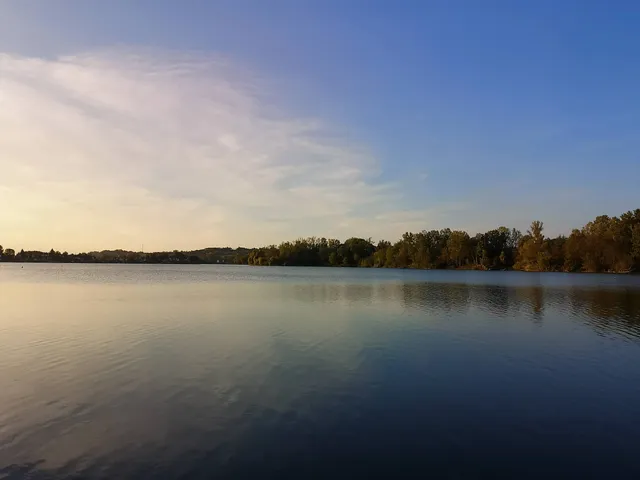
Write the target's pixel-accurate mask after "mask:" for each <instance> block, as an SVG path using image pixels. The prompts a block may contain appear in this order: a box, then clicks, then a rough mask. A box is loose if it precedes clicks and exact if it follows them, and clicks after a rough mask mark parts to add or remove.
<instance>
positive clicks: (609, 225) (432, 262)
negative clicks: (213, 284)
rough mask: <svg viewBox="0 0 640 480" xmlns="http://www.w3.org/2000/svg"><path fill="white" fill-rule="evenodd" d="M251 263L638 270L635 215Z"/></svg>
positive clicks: (320, 241)
mask: <svg viewBox="0 0 640 480" xmlns="http://www.w3.org/2000/svg"><path fill="white" fill-rule="evenodd" d="M240 261H241V263H247V264H249V265H308V266H320V265H322V266H345V267H377V268H383V267H387V268H419V269H436V268H466V269H479V270H506V269H515V270H525V271H557V272H619V273H620V272H633V271H640V209H636V210H634V211H629V212H626V213H624V214H622V215H620V217H609V216H606V215H603V216H599V217H597V218H596V219H595V220H593V221H592V222H589V223H588V224H587V225H585V226H584V227H583V228H582V229H579V230H578V229H575V230H573V231H572V232H571V235H569V236H568V237H566V236H563V235H561V236H558V237H555V238H547V237H545V236H544V234H543V224H542V222H540V221H534V222H533V223H532V224H531V227H530V229H529V230H528V231H527V232H526V233H525V234H522V233H521V232H520V231H518V230H516V229H508V228H506V227H499V228H496V229H494V230H490V231H488V232H486V233H478V234H477V235H475V236H473V237H472V236H470V235H469V234H468V233H467V232H464V231H460V230H450V229H448V228H447V229H444V230H431V231H422V232H419V233H405V234H404V235H403V236H402V238H401V239H400V240H398V241H397V242H395V243H390V242H387V241H384V240H381V241H379V242H377V244H374V243H373V242H372V241H371V239H363V238H350V239H348V240H347V241H345V242H344V243H341V242H340V241H339V240H333V239H326V238H316V237H311V238H306V239H298V240H296V241H294V242H284V243H281V244H280V245H278V246H276V245H271V246H268V247H264V248H258V249H255V250H253V251H251V252H249V253H248V255H247V256H246V257H242V258H241V259H240Z"/></svg>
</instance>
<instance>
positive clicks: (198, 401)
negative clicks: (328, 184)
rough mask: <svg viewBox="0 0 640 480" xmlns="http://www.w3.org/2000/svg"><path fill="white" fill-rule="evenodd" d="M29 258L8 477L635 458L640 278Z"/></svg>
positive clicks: (5, 375) (6, 305) (7, 350)
mask: <svg viewBox="0 0 640 480" xmlns="http://www.w3.org/2000/svg"><path fill="white" fill-rule="evenodd" d="M15 267H16V266H11V267H9V268H7V267H5V266H4V265H3V267H2V269H1V270H2V272H1V273H0V287H1V292H2V293H1V295H0V311H2V312H3V318H2V322H1V323H0V341H1V344H2V345H3V348H2V349H0V387H1V388H0V405H1V408H0V473H2V472H3V473H7V474H8V473H11V472H13V474H14V475H15V476H16V478H20V476H24V475H25V469H28V465H30V464H35V465H33V468H32V469H31V470H32V473H34V474H35V473H38V472H39V473H40V474H41V475H43V478H46V476H45V474H47V475H50V476H51V478H58V477H60V478H62V477H64V475H70V474H73V473H74V472H82V473H83V474H84V475H87V476H89V477H92V476H93V477H95V478H100V476H101V475H103V476H104V475H107V476H111V477H123V476H124V477H129V476H143V477H144V476H154V475H155V476H157V477H158V478H163V476H164V475H174V476H175V475H178V474H184V475H190V476H196V477H197V475H200V474H204V472H208V473H209V474H210V473H211V472H212V471H213V472H218V473H222V474H225V473H226V474H229V475H238V474H242V473H251V472H252V469H253V468H256V469H258V470H256V471H261V472H284V473H287V474H290V473H291V472H292V470H290V469H291V468H293V469H294V471H298V473H300V474H302V472H303V471H304V469H309V468H311V469H314V470H315V471H316V472H324V473H325V474H329V473H330V472H331V470H330V464H331V463H332V462H333V463H335V462H344V461H347V460H349V458H351V459H352V460H353V462H349V464H352V463H353V465H356V464H358V463H359V462H362V461H365V459H367V460H366V462H368V465H369V467H367V468H372V469H378V470H380V469H382V470H384V469H385V468H386V467H388V466H389V465H392V464H393V462H396V461H397V462H399V461H402V462H404V463H406V464H407V465H408V467H410V466H411V465H414V466H418V465H419V464H420V462H421V461H424V460H425V459H427V460H429V461H430V462H431V464H432V465H436V466H438V465H439V467H437V469H436V472H440V473H443V472H449V470H447V468H448V467H446V465H448V464H447V462H448V461H449V460H451V461H453V460H454V459H455V458H458V457H459V456H460V455H463V456H464V457H465V458H466V459H467V460H466V463H465V462H463V463H460V464H459V465H458V467H456V468H457V470H455V471H457V472H458V473H460V472H462V473H464V471H465V470H464V468H466V467H465V465H468V466H469V468H471V467H472V466H473V469H475V470H473V469H472V470H470V471H477V469H478V468H481V467H482V466H483V465H485V466H487V468H489V469H490V467H489V466H488V465H489V464H488V463H483V460H482V455H484V456H485V457H487V458H491V455H496V453H495V452H494V451H493V450H492V449H501V451H508V452H510V454H511V455H512V457H513V460H502V462H503V466H504V468H505V469H507V470H505V471H511V470H509V469H510V468H516V467H515V465H516V463H517V462H518V461H522V460H523V459H524V458H525V457H524V456H525V454H526V451H527V449H528V448H535V449H541V452H542V455H543V461H542V463H541V464H540V465H539V468H540V469H542V468H543V467H544V465H545V461H544V458H546V457H544V455H547V456H548V457H549V458H552V457H553V456H554V455H555V454H556V450H554V449H558V450H557V451H560V450H561V451H563V452H564V455H565V462H566V463H567V464H569V463H570V462H571V460H572V459H573V458H574V456H575V458H578V456H579V452H581V450H580V447H584V445H585V444H590V445H594V444H595V445H596V448H598V449H599V451H600V457H599V460H598V459H588V460H586V464H585V465H586V466H588V467H589V468H591V469H595V470H593V471H598V470H597V469H598V468H601V467H603V466H608V465H609V464H611V465H617V468H623V467H625V466H627V467H629V466H632V464H633V460H632V459H633V458H635V457H634V456H630V457H625V455H626V452H627V451H628V450H629V448H630V447H631V445H632V444H633V442H636V444H637V441H638V440H640V431H639V430H638V427H633V425H634V423H633V422H636V423H635V425H638V424H639V423H638V421H639V420H640V401H639V400H640V390H639V389H640V387H639V385H640V383H639V382H638V380H640V362H639V361H638V360H640V350H639V348H638V347H639V346H640V341H639V339H638V337H640V288H639V287H637V286H634V282H636V280H633V279H632V277H625V278H624V279H619V280H616V282H619V283H620V284H619V286H617V287H616V286H615V283H616V282H614V281H613V280H606V283H607V285H605V286H604V287H602V286H600V287H599V286H598V282H599V280H600V279H601V278H603V276H590V275H584V276H566V275H565V276H562V278H561V279H560V280H558V279H557V278H551V280H548V279H547V277H545V276H544V275H542V276H540V275H529V276H527V275H524V276H522V275H519V274H513V273H511V272H508V273H500V272H497V273H495V274H494V273H493V272H492V273H489V274H484V275H485V278H487V279H490V280H491V282H489V283H488V284H485V285H483V284H480V283H479V280H478V279H479V278H482V277H478V273H477V272H472V273H474V275H473V276H471V277H469V276H467V274H466V272H463V275H462V276H461V278H462V279H465V278H466V279H469V278H471V279H472V281H470V282H469V283H464V282H454V281H452V279H455V278H456V277H455V276H454V275H455V273H456V272H442V274H441V272H433V273H434V274H435V275H433V277H434V281H430V280H432V279H431V277H430V276H429V275H430V274H431V273H432V272H406V273H405V272H401V271H371V270H367V271H361V270H349V269H333V270H331V269H316V270H313V269H311V270H310V269H274V270H273V271H274V275H276V279H275V280H274V279H273V278H272V279H269V280H268V281H261V278H262V277H263V276H269V275H270V273H269V272H271V271H272V270H271V269H259V268H258V269H246V268H245V269H242V268H240V269H234V268H232V269H230V270H229V269H226V267H223V268H219V269H216V268H211V267H208V268H209V269H208V270H206V269H203V267H186V268H184V267H183V269H182V270H181V269H179V268H176V267H160V268H159V269H158V271H156V272H155V273H154V270H153V268H152V267H147V266H131V267H130V266H115V267H109V266H99V267H97V270H98V271H97V272H93V273H92V271H91V268H92V267H91V266H70V267H67V266H64V268H65V271H64V273H61V274H58V273H55V269H54V268H53V266H32V265H29V266H26V268H25V269H24V270H23V269H20V271H18V270H17V269H15ZM74 268H76V269H78V270H74ZM25 271H26V273H25ZM218 271H221V272H223V273H222V274H221V276H219V277H216V273H215V272H218ZM289 271H292V272H293V273H292V274H291V275H289V273H288V272H289ZM74 272H76V273H78V275H77V276H76V277H74ZM158 272H159V273H158ZM234 272H238V273H237V278H236V277H234V275H235V273H234ZM253 272H257V273H256V274H255V275H257V277H256V278H253V277H252V275H253ZM305 272H308V273H309V276H308V277H305V275H304V274H305ZM362 272H364V273H362ZM452 274H454V275H452ZM12 275H15V279H14V281H12ZM137 275H138V276H139V278H138V280H139V281H134V280H135V278H136V276H137ZM287 275H289V276H287ZM479 275H483V273H480V274H479ZM513 275H515V276H513ZM156 277H157V278H159V279H160V280H159V281H158V282H154V280H153V279H154V278H156ZM285 277H286V278H285ZM551 277H553V276H551ZM121 278H122V279H124V280H123V282H120V281H119V279H121ZM278 278H279V279H280V280H277V279H278ZM510 278H516V281H515V285H514V286H509V279H510ZM527 278H528V279H529V282H530V284H529V285H527V284H526V283H525V279H527ZM567 278H568V279H572V278H576V279H579V281H578V283H580V285H577V286H575V285H574V286H569V285H567V282H568V280H567ZM607 278H611V279H615V278H618V277H613V276H612V277H607ZM636 278H637V277H636ZM181 279H182V281H180V280H181ZM420 279H422V280H420ZM443 279H444V280H443ZM589 279H590V280H589ZM589 281H590V282H591V285H588V282H589ZM638 283H640V282H638ZM594 442H595V443H594ZM425 452H426V453H425ZM492 452H493V453H492ZM545 452H546V453H545ZM501 458H502V457H501ZM625 459H626V460H625ZM40 461H44V462H42V463H38V462H40ZM549 461H550V460H549ZM484 462H486V460H485V461H484ZM511 462H513V465H511ZM583 462H584V460H583ZM625 462H627V463H625ZM629 462H631V463H629ZM454 464H455V462H454ZM11 465H13V466H11ZM20 465H22V466H23V468H22V469H21V467H20ZM635 466H637V465H635ZM154 468H155V470H154ZM362 468H364V470H362V472H364V471H366V468H365V467H362ZM3 469H4V470H3ZM212 469H213V470H212ZM279 469H280V470H279ZM281 469H285V470H281ZM372 471H375V470H372ZM540 471H542V470H540ZM585 471H588V470H585ZM353 472H356V471H355V470H354V471H353ZM10 478H11V477H10Z"/></svg>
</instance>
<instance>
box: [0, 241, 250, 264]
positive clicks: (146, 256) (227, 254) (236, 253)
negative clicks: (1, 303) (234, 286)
mask: <svg viewBox="0 0 640 480" xmlns="http://www.w3.org/2000/svg"><path fill="white" fill-rule="evenodd" d="M250 251H251V250H249V249H247V248H236V249H233V248H205V249H202V250H194V251H186V252H181V251H178V250H174V251H172V252H151V253H144V252H131V251H127V250H104V251H102V252H89V253H68V252H62V253H61V252H58V251H56V250H53V249H52V250H51V251H49V252H39V251H25V250H20V251H19V252H16V251H15V250H13V249H11V248H7V249H4V248H3V247H2V246H1V245H0V261H3V262H38V263H45V262H52V263H153V264H157V263H161V264H162V263H167V264H199V263H214V264H219V263H237V262H238V259H239V258H242V257H246V256H247V254H248V253H249V252H250Z"/></svg>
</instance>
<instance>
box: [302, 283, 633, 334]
mask: <svg viewBox="0 0 640 480" xmlns="http://www.w3.org/2000/svg"><path fill="white" fill-rule="evenodd" d="M290 294H291V295H292V296H293V297H294V298H296V299H297V300H301V301H304V302H310V301H311V302H331V303H341V304H345V305H351V304H359V305H371V304H374V303H375V304H386V305H387V306H394V307H398V308H399V309H412V310H418V311H422V312H425V313H428V314H439V313H440V314H445V315H446V314H451V313H459V314H464V313H468V312H469V310H470V309H474V310H479V311H484V312H486V313H488V314H489V315H492V316H495V317H496V318H513V317H518V316H521V317H525V318H529V319H531V320H533V321H535V322H541V321H542V320H543V319H544V318H545V315H546V314H549V313H551V312H553V313H555V314H558V315H571V316H573V317H575V318H578V319H580V320H581V321H583V322H585V323H587V324H590V325H592V326H594V327H597V328H598V329H600V330H615V331H618V330H622V333H625V334H630V333H631V332H637V336H640V290H638V289H631V288H626V289H625V288H614V289H611V288H600V289H597V288H551V287H543V286H540V285H531V286H526V287H507V286H504V285H471V284H462V283H460V284H456V283H419V282H415V283H402V282H398V283H370V284H346V283H345V284H339V283H335V284H331V283H324V284H307V285H296V286H295V287H294V288H293V289H291V290H290ZM634 336H635V333H634Z"/></svg>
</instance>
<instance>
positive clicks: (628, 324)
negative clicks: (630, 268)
mask: <svg viewBox="0 0 640 480" xmlns="http://www.w3.org/2000/svg"><path fill="white" fill-rule="evenodd" d="M568 297H569V298H568V303H569V305H570V308H571V313H572V314H573V315H574V316H575V317H579V318H581V319H582V320H583V321H584V322H585V323H588V324H590V325H592V326H593V327H594V328H595V329H596V330H597V331H598V332H599V333H607V332H615V333H621V334H623V335H626V336H633V337H640V290H638V289H628V288H624V289H623V288H618V289H597V290H596V289H573V290H571V291H570V292H569V295H568Z"/></svg>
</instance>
